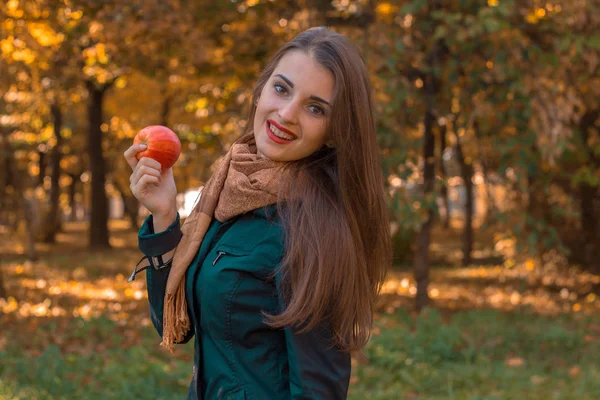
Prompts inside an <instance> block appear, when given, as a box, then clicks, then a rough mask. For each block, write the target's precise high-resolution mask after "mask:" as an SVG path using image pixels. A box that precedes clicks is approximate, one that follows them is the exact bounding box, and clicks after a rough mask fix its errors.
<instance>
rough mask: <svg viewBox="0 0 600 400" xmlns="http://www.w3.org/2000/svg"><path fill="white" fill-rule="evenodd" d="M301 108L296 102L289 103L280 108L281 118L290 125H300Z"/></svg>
mask: <svg viewBox="0 0 600 400" xmlns="http://www.w3.org/2000/svg"><path fill="white" fill-rule="evenodd" d="M298 113H299V106H298V104H297V103H296V102H295V101H288V102H286V103H285V104H282V105H281V107H280V108H279V117H280V118H281V120H282V122H286V123H288V124H297V123H298Z"/></svg>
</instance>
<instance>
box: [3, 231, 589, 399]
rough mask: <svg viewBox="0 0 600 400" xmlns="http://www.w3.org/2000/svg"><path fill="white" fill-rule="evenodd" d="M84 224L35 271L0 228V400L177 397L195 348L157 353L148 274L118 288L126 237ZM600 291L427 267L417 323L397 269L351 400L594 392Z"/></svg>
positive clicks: (541, 277) (488, 267)
mask: <svg viewBox="0 0 600 400" xmlns="http://www.w3.org/2000/svg"><path fill="white" fill-rule="evenodd" d="M84 229H85V226H84V225H82V224H70V225H67V227H66V230H65V233H63V234H61V235H60V237H59V244H58V245H56V246H53V247H43V246H40V252H41V255H42V257H41V260H40V261H38V262H36V263H27V262H25V260H24V258H23V256H22V255H21V254H22V252H23V249H22V247H20V245H19V244H18V243H17V242H15V241H13V239H18V238H14V237H12V236H11V235H8V234H3V235H1V234H0V239H1V241H0V242H1V243H2V244H1V245H0V262H1V263H2V264H0V268H2V270H3V273H4V275H5V277H6V279H7V282H6V284H7V289H8V291H9V293H10V294H11V296H12V297H11V298H9V299H8V300H7V301H6V300H4V301H3V300H0V324H1V325H0V326H1V329H0V399H39V400H41V399H76V398H77V399H79V398H85V399H106V398H111V399H128V398H138V399H180V398H183V397H184V395H185V392H186V390H187V385H188V382H189V378H190V374H191V364H192V355H193V349H192V345H191V344H188V345H185V346H181V347H179V348H178V349H177V351H176V354H175V356H171V355H169V354H168V353H166V352H165V351H163V350H162V349H161V348H159V347H158V342H159V340H158V336H157V335H156V333H155V332H154V330H153V329H152V328H151V326H150V321H149V319H148V315H147V303H146V295H145V285H144V280H143V279H138V280H136V281H134V282H133V283H132V284H127V283H126V279H127V276H128V275H129V273H130V270H131V269H132V267H133V265H135V262H136V261H137V260H138V256H139V254H138V252H137V250H136V248H135V234H133V233H132V232H130V231H128V230H127V225H126V223H124V222H120V221H116V222H114V223H112V225H111V230H112V239H111V244H112V245H113V249H112V250H110V251H105V252H97V253H90V252H89V251H87V250H86V248H85V243H84V240H82V238H83V239H85V232H84ZM442 236H444V237H453V235H448V234H445V235H440V237H442ZM444 246H451V247H454V244H452V243H450V244H448V243H447V241H445V242H440V241H436V242H435V243H434V250H436V251H437V252H438V253H443V254H449V251H448V249H447V248H444ZM485 251H486V250H485V249H484V248H481V247H480V248H478V250H477V252H478V253H477V254H480V255H485V254H486V253H485ZM486 257H487V256H486ZM482 258H483V257H482ZM488 261H489V260H488ZM599 283H600V278H599V277H597V276H591V275H586V274H581V273H577V272H576V271H569V270H567V271H564V270H560V271H559V270H558V269H556V268H554V267H553V266H552V265H551V263H547V264H546V265H545V266H544V267H540V266H536V265H535V264H532V263H525V264H523V265H519V264H516V265H512V264H510V263H508V264H507V263H504V264H493V263H488V264H480V265H476V266H474V267H472V268H458V267H455V266H452V265H451V264H450V265H446V266H443V267H437V268H435V269H434V270H433V271H432V283H431V287H430V295H431V297H432V299H433V302H434V306H435V309H429V310H427V311H426V312H424V313H423V314H421V315H420V316H417V315H415V314H414V313H412V312H411V311H410V310H411V304H412V299H413V296H414V282H413V280H412V278H411V276H410V273H409V271H408V270H405V269H402V268H397V269H395V270H394V271H392V272H391V273H390V275H389V278H388V281H387V282H386V284H385V286H384V290H383V295H382V296H381V299H380V303H379V306H378V314H377V320H376V329H375V334H374V336H373V338H372V340H371V342H370V343H369V345H368V346H367V348H366V349H365V351H364V353H363V354H360V355H357V356H356V357H355V358H354V360H353V364H354V368H353V376H352V384H351V388H350V398H351V399H356V400H359V399H361V400H362V399H379V400H383V399H432V400H433V399H468V400H483V399H486V400H492V399H493V400H495V399H540V400H542V399H544V400H545V399H575V398H577V399H597V398H600V367H599V366H600V363H599V362H598V361H597V358H598V356H599V355H600V348H599V346H600V321H598V316H600V312H599V311H598V307H599V305H598V301H597V300H596V294H595V293H594V287H595V286H596V287H597V286H598V284H599Z"/></svg>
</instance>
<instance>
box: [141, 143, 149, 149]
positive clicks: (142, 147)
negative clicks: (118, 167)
mask: <svg viewBox="0 0 600 400" xmlns="http://www.w3.org/2000/svg"><path fill="white" fill-rule="evenodd" d="M140 148H141V149H142V150H144V149H146V148H148V145H147V144H140Z"/></svg>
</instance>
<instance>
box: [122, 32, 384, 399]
mask: <svg viewBox="0 0 600 400" xmlns="http://www.w3.org/2000/svg"><path fill="white" fill-rule="evenodd" d="M253 99H254V101H253V105H252V107H251V110H250V115H249V121H248V124H247V125H246V129H245V132H244V134H243V135H242V136H241V137H240V138H239V139H238V140H237V141H236V142H235V143H234V144H233V146H232V147H231V149H230V150H229V152H228V153H227V155H226V156H225V157H224V159H223V160H222V161H221V162H220V164H219V166H218V168H217V170H216V171H215V173H214V174H213V176H212V177H211V179H210V180H209V181H208V183H207V184H206V186H205V187H204V189H203V191H202V195H201V197H200V200H199V202H198V204H197V205H196V207H195V208H194V210H193V211H192V213H191V214H190V215H189V216H188V218H187V219H186V221H185V223H184V224H183V227H182V228H181V230H180V228H179V215H178V214H177V211H176V207H175V196H176V188H175V183H174V180H173V174H172V170H171V169H167V170H165V171H161V170H160V164H159V163H158V162H156V161H155V160H152V159H148V158H141V159H140V160H139V162H138V161H137V160H136V157H135V154H136V153H137V152H139V151H142V150H143V146H141V145H133V146H131V147H130V148H129V149H128V150H127V151H126V152H125V158H126V159H127V161H128V163H129V164H130V166H131V167H132V169H133V173H132V175H131V179H130V180H131V190H132V192H133V194H134V195H135V196H136V197H137V198H138V199H139V200H140V202H141V203H142V204H143V205H144V206H146V207H147V208H148V210H150V212H151V213H152V215H150V216H149V217H148V219H147V220H146V221H145V222H144V225H143V226H142V228H141V229H140V232H139V247H140V250H142V252H143V253H144V255H145V256H146V257H147V259H148V260H149V263H150V265H149V267H150V268H148V272H147V277H146V279H147V286H148V298H149V302H150V312H151V317H152V321H153V323H154V326H155V327H156V330H157V331H158V333H159V335H161V337H162V343H161V345H163V346H165V347H168V348H171V346H172V344H173V343H185V342H187V341H189V340H190V339H191V338H192V336H194V335H195V362H194V374H193V378H192V382H191V385H190V389H189V392H188V398H189V399H196V398H202V399H221V398H222V399H258V400H266V399H269V400H271V399H290V398H291V399H328V400H329V399H344V398H346V395H347V391H348V385H349V380H350V353H351V352H352V351H356V350H359V349H361V348H362V347H363V346H364V345H365V344H366V342H367V341H368V338H369V333H370V328H371V325H372V320H373V307H374V303H375V299H376V296H377V294H378V291H379V288H380V284H381V282H382V280H383V277H384V273H385V269H386V266H387V265H388V263H389V262H390V237H389V225H388V219H387V215H386V205H385V192H384V185H383V177H382V172H381V168H380V162H379V158H378V149H377V140H376V134H375V124H374V121H373V115H372V101H371V87H370V83H369V79H368V75H367V71H366V68H365V65H364V63H363V61H362V58H361V57H360V55H359V53H358V51H357V50H356V48H355V47H354V46H353V45H352V44H351V43H350V42H349V40H348V39H346V38H345V37H344V36H342V35H339V34H337V33H334V32H331V31H329V30H327V29H325V28H313V29H310V30H308V31H305V32H303V33H301V34H299V35H298V36H296V37H295V38H294V39H293V40H291V41H290V42H289V43H287V44H285V45H284V46H283V47H282V48H281V49H280V50H279V51H278V52H277V54H276V55H275V56H274V58H273V59H272V60H271V62H270V63H269V64H268V65H267V67H266V68H265V70H264V71H263V72H262V74H261V76H260V77H259V79H258V81H257V83H256V87H255V88H254V91H253ZM173 249H174V250H173ZM142 269H143V268H142ZM137 272H139V269H137V268H136V270H134V273H133V275H132V279H133V278H134V277H135V274H136V273H137Z"/></svg>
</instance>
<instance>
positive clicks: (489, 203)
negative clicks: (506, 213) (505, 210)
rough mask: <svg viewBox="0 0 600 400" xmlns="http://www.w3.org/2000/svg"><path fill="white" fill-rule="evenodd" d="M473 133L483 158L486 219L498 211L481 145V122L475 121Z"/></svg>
mask: <svg viewBox="0 0 600 400" xmlns="http://www.w3.org/2000/svg"><path fill="white" fill-rule="evenodd" d="M473 133H474V134H475V141H476V143H477V152H478V153H479V159H480V160H481V174H482V176H483V184H484V187H485V193H486V202H485V219H486V220H487V218H489V217H490V216H491V215H493V214H494V213H495V212H496V200H495V197H494V193H493V192H492V187H491V185H490V181H489V179H488V177H489V176H490V175H489V172H488V170H489V169H488V163H487V162H486V158H485V156H484V154H483V146H482V145H481V136H480V131H479V123H478V122H477V121H475V122H473Z"/></svg>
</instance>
